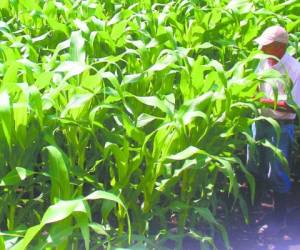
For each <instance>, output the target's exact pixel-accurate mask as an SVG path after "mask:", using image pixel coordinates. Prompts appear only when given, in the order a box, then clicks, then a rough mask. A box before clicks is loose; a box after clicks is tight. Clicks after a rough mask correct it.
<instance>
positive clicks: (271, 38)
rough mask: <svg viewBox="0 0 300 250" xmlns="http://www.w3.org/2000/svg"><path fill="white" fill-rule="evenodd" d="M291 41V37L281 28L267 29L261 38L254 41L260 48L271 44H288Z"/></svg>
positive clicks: (272, 27)
mask: <svg viewBox="0 0 300 250" xmlns="http://www.w3.org/2000/svg"><path fill="white" fill-rule="evenodd" d="M288 40H289V35H288V33H287V31H286V30H285V29H284V28H283V27H281V26H271V27H269V28H267V29H266V30H265V31H264V32H263V33H262V34H261V36H260V37H258V38H256V39H255V40H254V41H255V42H257V43H258V44H259V45H260V46H264V45H267V44H270V43H272V42H280V43H285V44H287V43H288Z"/></svg>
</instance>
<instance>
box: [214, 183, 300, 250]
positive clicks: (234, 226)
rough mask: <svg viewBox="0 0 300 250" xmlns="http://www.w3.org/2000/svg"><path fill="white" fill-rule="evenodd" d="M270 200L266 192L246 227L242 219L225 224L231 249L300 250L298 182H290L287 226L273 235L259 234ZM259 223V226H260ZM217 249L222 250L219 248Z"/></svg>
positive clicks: (299, 194)
mask: <svg viewBox="0 0 300 250" xmlns="http://www.w3.org/2000/svg"><path fill="white" fill-rule="evenodd" d="M272 210H273V200H272V196H271V193H270V192H269V193H266V194H265V195H264V197H263V200H262V202H261V203H260V205H259V206H258V207H257V208H256V209H252V210H250V211H249V213H250V220H251V223H249V224H248V225H246V224H245V223H244V222H243V220H242V217H241V216H238V215H237V216H234V217H233V218H234V219H232V221H231V223H228V225H227V228H228V233H229V238H230V241H231V245H232V248H233V250H300V181H299V180H298V181H294V182H293V188H292V190H291V192H290V194H289V199H288V215H287V220H286V227H284V228H283V229H282V230H281V231H280V233H277V234H276V235H272V236H271V235H269V234H260V233H259V228H260V227H261V225H262V224H263V223H262V222H261V221H263V218H266V217H267V216H268V215H270V214H271V212H272ZM260 222H261V223H260ZM218 249H224V248H223V247H222V246H218Z"/></svg>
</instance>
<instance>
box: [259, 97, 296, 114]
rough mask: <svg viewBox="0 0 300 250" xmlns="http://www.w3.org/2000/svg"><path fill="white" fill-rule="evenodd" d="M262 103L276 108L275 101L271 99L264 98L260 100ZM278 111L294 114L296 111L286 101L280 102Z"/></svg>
mask: <svg viewBox="0 0 300 250" xmlns="http://www.w3.org/2000/svg"><path fill="white" fill-rule="evenodd" d="M260 102H261V103H263V104H266V105H267V106H268V107H270V108H274V106H275V101H274V100H273V99H271V98H265V97H262V98H260ZM276 110H278V111H284V112H294V110H293V109H292V108H291V107H290V106H289V105H288V104H287V102H286V101H278V102H277V108H276Z"/></svg>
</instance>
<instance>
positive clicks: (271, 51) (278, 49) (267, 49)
mask: <svg viewBox="0 0 300 250" xmlns="http://www.w3.org/2000/svg"><path fill="white" fill-rule="evenodd" d="M261 50H262V51H263V52H264V53H266V54H268V55H272V56H278V54H280V53H282V51H285V50H286V44H284V43H279V42H273V43H270V44H267V45H263V46H262V47H261Z"/></svg>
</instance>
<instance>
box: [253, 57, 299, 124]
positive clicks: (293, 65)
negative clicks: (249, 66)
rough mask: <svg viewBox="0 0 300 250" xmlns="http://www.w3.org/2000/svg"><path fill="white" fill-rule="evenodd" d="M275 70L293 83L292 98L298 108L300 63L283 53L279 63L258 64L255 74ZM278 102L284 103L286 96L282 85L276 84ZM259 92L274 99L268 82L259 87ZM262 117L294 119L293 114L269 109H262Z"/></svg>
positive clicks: (264, 61)
mask: <svg viewBox="0 0 300 250" xmlns="http://www.w3.org/2000/svg"><path fill="white" fill-rule="evenodd" d="M270 68H272V69H275V70H277V71H278V72H280V73H281V74H282V75H285V74H287V75H288V76H289V78H290V79H291V82H292V83H293V88H292V97H293V101H294V102H295V103H296V104H297V105H298V107H300V63H299V62H298V61H297V60H296V59H295V58H294V57H292V56H291V55H289V54H288V53H285V54H284V56H283V57H282V58H281V59H280V61H279V62H278V63H277V64H275V65H273V66H270V65H269V63H268V61H267V60H263V61H261V62H260V63H259V65H258V68H257V72H258V73H259V72H262V71H265V70H268V69H270ZM277 89H278V101H286V100H287V94H286V92H285V88H284V84H283V83H282V82H279V81H278V82H277ZM260 90H261V91H262V92H264V93H265V96H266V97H267V98H272V99H273V98H274V93H273V88H272V85H271V83H270V82H268V81H266V82H264V83H263V84H261V86H260ZM261 113H262V115H264V116H268V117H272V118H274V119H277V120H293V119H295V117H296V114H295V113H291V112H284V111H278V110H274V109H271V108H264V109H262V110H261Z"/></svg>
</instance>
